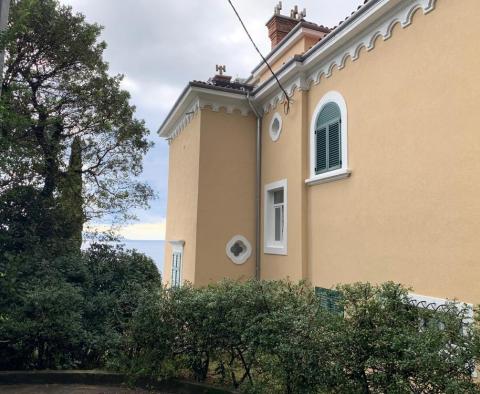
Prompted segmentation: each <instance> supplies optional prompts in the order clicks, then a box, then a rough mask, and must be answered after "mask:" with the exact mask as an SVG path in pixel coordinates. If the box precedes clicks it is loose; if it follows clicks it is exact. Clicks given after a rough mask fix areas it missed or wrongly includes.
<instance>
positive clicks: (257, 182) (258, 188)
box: [247, 92, 262, 280]
mask: <svg viewBox="0 0 480 394" xmlns="http://www.w3.org/2000/svg"><path fill="white" fill-rule="evenodd" d="M247 100H248V104H249V105H250V108H252V111H253V113H254V114H255V116H256V117H257V134H256V144H255V150H256V158H255V166H256V168H255V204H256V209H255V279H256V280H260V212H261V199H260V191H261V187H262V184H261V182H262V179H261V175H262V173H261V171H262V116H261V115H260V113H259V112H258V111H257V109H256V108H255V105H254V104H253V102H252V99H251V97H250V92H247Z"/></svg>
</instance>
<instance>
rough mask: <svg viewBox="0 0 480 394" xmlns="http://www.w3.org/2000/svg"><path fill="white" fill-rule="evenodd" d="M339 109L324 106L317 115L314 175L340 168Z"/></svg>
mask: <svg viewBox="0 0 480 394" xmlns="http://www.w3.org/2000/svg"><path fill="white" fill-rule="evenodd" d="M341 129H342V128H341V114H340V108H339V107H338V105H337V104H335V103H328V104H326V105H325V106H324V107H323V109H322V110H321V111H320V114H319V115H318V119H317V124H316V130H315V173H316V174H321V173H322V172H326V171H331V170H335V169H337V168H341V167H342V134H341V133H342V132H341Z"/></svg>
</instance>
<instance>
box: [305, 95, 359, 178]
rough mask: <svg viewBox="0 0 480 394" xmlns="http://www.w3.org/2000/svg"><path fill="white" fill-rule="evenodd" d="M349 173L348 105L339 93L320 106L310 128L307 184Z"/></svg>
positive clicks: (328, 96)
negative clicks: (308, 177) (308, 176)
mask: <svg viewBox="0 0 480 394" xmlns="http://www.w3.org/2000/svg"><path fill="white" fill-rule="evenodd" d="M349 174H350V171H349V170H348V152H347V105H346V103H345V100H344V98H343V97H342V95H341V94H340V93H338V92H329V93H327V94H326V95H325V96H323V98H322V99H321V100H320V102H319V103H318V105H317V107H316V108H315V111H314V113H313V117H312V123H311V127H310V179H307V180H306V183H307V184H315V183H321V182H328V181H332V180H336V179H341V178H345V177H347V176H348V175H349Z"/></svg>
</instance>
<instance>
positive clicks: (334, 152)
mask: <svg viewBox="0 0 480 394" xmlns="http://www.w3.org/2000/svg"><path fill="white" fill-rule="evenodd" d="M341 144H342V138H341V135H340V120H338V121H336V122H334V123H331V124H330V125H328V169H329V170H335V169H337V168H340V167H342V146H341Z"/></svg>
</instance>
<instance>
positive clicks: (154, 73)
mask: <svg viewBox="0 0 480 394" xmlns="http://www.w3.org/2000/svg"><path fill="white" fill-rule="evenodd" d="M61 2H62V3H64V4H68V5H71V6H72V7H73V9H74V10H75V11H78V12H81V13H83V14H85V15H86V17H87V20H88V21H89V22H97V23H99V24H100V25H102V26H104V30H103V34H102V38H103V39H104V40H105V41H106V42H107V44H108V48H107V50H106V52H105V57H106V60H107V61H108V62H109V64H110V70H111V73H112V74H117V73H121V74H124V75H125V80H124V88H125V89H127V90H128V91H130V93H131V95H132V103H133V104H134V105H135V106H136V107H137V117H138V118H142V119H145V121H146V124H147V127H148V128H149V129H150V131H151V139H152V140H153V141H154V142H155V147H154V148H153V149H152V150H151V152H150V153H149V154H148V156H147V157H146V158H145V163H144V167H145V171H144V174H143V179H144V180H146V181H147V182H148V183H149V184H150V185H151V186H152V187H153V188H154V189H155V191H156V192H157V194H158V196H159V198H158V199H157V200H154V201H152V204H151V205H152V208H151V209H150V210H149V211H137V216H138V217H139V222H138V223H136V224H135V225H133V226H130V227H126V228H125V229H124V230H123V233H122V234H123V235H125V236H126V237H127V238H129V239H164V236H165V234H164V232H165V216H166V207H167V180H168V179H167V178H168V144H167V143H166V142H164V141H162V140H160V138H159V137H158V136H157V133H156V132H157V130H158V127H159V126H160V124H161V122H162V121H163V119H164V118H165V116H166V114H167V113H168V111H169V110H170V108H171V106H172V105H173V103H174V102H175V100H176V98H177V97H178V95H179V94H180V93H181V91H182V89H183V88H184V87H185V85H186V84H187V82H188V81H190V80H194V79H195V80H207V79H208V78H209V77H211V76H213V74H214V73H215V65H216V64H225V65H226V66H227V74H228V75H232V76H233V77H247V76H248V75H250V71H251V69H252V68H253V67H254V66H256V65H257V64H258V62H259V60H260V59H259V57H258V54H257V53H256V52H255V50H254V49H253V47H252V46H251V44H250V42H249V41H248V38H247V37H246V35H245V33H244V32H243V30H242V28H241V26H240V24H239V23H238V21H237V19H236V17H235V15H234V13H233V11H232V10H231V8H230V5H229V4H228V1H227V0H173V1H166V0H61ZM232 2H233V4H234V5H235V6H236V7H237V10H238V12H239V13H240V15H241V16H242V18H243V20H244V22H245V24H246V26H247V28H248V29H249V31H250V33H251V35H252V36H253V38H254V40H255V41H256V43H257V45H258V46H259V47H260V49H261V50H262V51H263V53H264V54H267V53H268V51H269V49H270V40H269V39H268V35H267V28H266V27H265V22H266V21H267V20H268V19H269V18H270V17H271V16H272V15H273V8H274V6H275V4H276V3H277V1H273V0H233V1H232ZM362 3H363V0H299V1H283V11H282V13H283V14H289V12H290V9H291V8H293V6H294V5H295V4H298V6H299V8H300V9H303V8H306V9H307V17H306V19H307V20H309V21H312V22H315V23H318V24H323V25H326V26H329V27H332V26H335V25H337V24H338V22H339V21H340V20H343V19H344V18H345V17H346V16H347V15H349V14H350V13H351V12H352V11H354V10H355V9H356V8H357V7H358V5H359V4H362ZM105 224H108V223H105Z"/></svg>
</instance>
